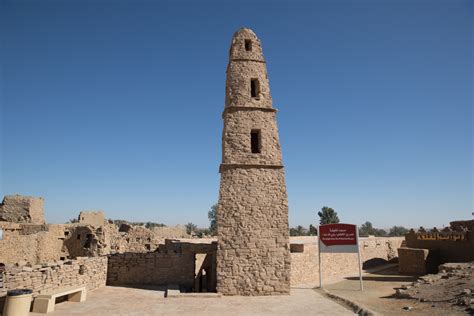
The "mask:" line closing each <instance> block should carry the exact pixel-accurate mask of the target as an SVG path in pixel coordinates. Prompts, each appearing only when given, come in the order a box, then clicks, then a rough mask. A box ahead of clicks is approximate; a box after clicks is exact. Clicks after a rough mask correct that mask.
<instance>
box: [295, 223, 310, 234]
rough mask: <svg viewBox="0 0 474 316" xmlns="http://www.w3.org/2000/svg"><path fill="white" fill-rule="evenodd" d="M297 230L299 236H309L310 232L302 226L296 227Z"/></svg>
mask: <svg viewBox="0 0 474 316" xmlns="http://www.w3.org/2000/svg"><path fill="white" fill-rule="evenodd" d="M296 230H297V232H298V236H306V235H308V230H307V229H306V228H304V227H303V226H301V225H298V226H296Z"/></svg>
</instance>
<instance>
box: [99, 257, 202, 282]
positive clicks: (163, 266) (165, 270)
mask: <svg viewBox="0 0 474 316" xmlns="http://www.w3.org/2000/svg"><path fill="white" fill-rule="evenodd" d="M194 262H195V257H194V255H193V254H192V253H174V252H170V253H158V252H151V253H124V254H114V255H110V256H109V265H108V274H107V285H133V284H153V285H167V284H178V285H184V286H188V287H191V286H193V284H194V264H195V263H194Z"/></svg>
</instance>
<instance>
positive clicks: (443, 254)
mask: <svg viewBox="0 0 474 316" xmlns="http://www.w3.org/2000/svg"><path fill="white" fill-rule="evenodd" d="M464 223H468V221H465V222H464ZM470 225H471V224H470ZM427 234H428V235H432V236H433V239H421V238H419V236H420V235H423V234H417V233H415V232H413V231H411V232H410V233H408V234H407V235H406V237H405V238H406V245H407V247H408V248H418V249H429V250H430V253H431V254H433V256H436V260H437V261H438V264H441V263H446V262H470V261H474V231H466V232H463V233H462V234H463V235H464V238H463V239H459V240H457V239H454V238H449V235H451V234H459V232H453V233H447V234H446V233H442V232H441V233H439V235H440V236H441V238H446V239H441V238H439V237H437V236H438V233H427Z"/></svg>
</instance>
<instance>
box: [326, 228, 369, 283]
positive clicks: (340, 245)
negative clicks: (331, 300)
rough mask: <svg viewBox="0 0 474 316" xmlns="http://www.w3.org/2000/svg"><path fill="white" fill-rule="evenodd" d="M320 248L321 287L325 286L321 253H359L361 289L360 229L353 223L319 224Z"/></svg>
mask: <svg viewBox="0 0 474 316" xmlns="http://www.w3.org/2000/svg"><path fill="white" fill-rule="evenodd" d="M318 249H319V287H320V288H322V287H323V272H322V262H321V253H322V252H326V253H357V257H358V263H359V281H360V290H361V291H363V290H364V285H363V284H362V265H361V260H360V250H359V230H358V229H357V225H352V224H326V225H320V226H318Z"/></svg>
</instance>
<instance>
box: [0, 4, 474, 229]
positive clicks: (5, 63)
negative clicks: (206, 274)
mask: <svg viewBox="0 0 474 316" xmlns="http://www.w3.org/2000/svg"><path fill="white" fill-rule="evenodd" d="M197 2H198V1H193V2H191V1H189V2H184V1H169V2H166V1H100V0H96V1H47V0H43V1H33V0H31V1H11V0H10V1H5V0H3V1H2V5H1V13H0V30H1V31H0V32H1V33H0V35H1V40H2V43H1V49H0V58H1V59H0V60H1V67H2V68H1V99H0V102H1V127H2V128H1V132H2V149H1V160H2V174H1V180H2V181H1V189H0V193H1V194H2V195H4V194H13V193H19V194H26V195H35V196H43V197H44V198H45V200H46V218H47V220H48V221H49V222H53V223H54V222H56V223H57V222H63V221H65V220H67V219H69V218H73V217H76V216H77V214H78V212H79V211H80V210H84V209H102V210H105V211H106V213H107V216H108V217H110V218H123V219H127V220H136V221H157V222H163V223H166V224H170V225H172V224H178V223H186V222H194V223H196V224H198V225H200V226H205V225H207V224H208V221H207V211H208V209H209V207H210V206H211V205H212V204H213V203H215V202H216V201H217V198H218V190H219V173H218V166H219V163H220V158H221V146H220V142H221V131H222V119H221V113H222V110H223V107H224V92H225V89H224V88H225V69H226V65H227V58H228V55H227V54H228V49H229V45H230V41H231V38H232V35H233V33H234V31H236V30H237V29H238V28H240V27H242V26H247V27H250V28H252V29H254V30H255V32H256V33H257V35H258V36H259V37H260V39H261V40H262V43H263V48H264V54H265V57H266V59H267V66H268V71H269V78H270V85H271V91H272V96H273V101H274V106H275V107H276V108H278V109H279V112H278V124H279V129H280V138H281V142H282V148H283V157H284V163H285V167H286V175H287V187H288V195H289V205H290V225H292V226H295V225H298V224H302V225H304V226H308V225H309V224H310V223H315V221H316V217H317V215H316V212H317V210H318V209H320V208H321V207H322V206H325V205H327V206H330V207H333V208H334V209H336V211H337V212H338V214H339V217H340V218H341V220H342V221H344V222H350V223H357V224H360V223H362V222H364V221H366V220H369V221H372V223H373V224H374V226H377V227H390V226H393V225H395V224H397V225H405V226H409V227H418V226H420V225H423V226H426V227H432V226H434V225H438V226H440V225H443V224H447V223H448V222H449V221H450V220H455V219H469V218H471V212H472V211H473V177H474V174H473V127H472V125H473V21H474V13H473V1H468V0H465V1H460V0H449V1H448V0H445V1H418V0H410V1H405V0H401V1H333V0H331V1H329V0H328V1H311V2H309V1H308V2H298V1H287V2H270V1H260V2H259V1H251V2H250V1H249V2H238V1H216V2H204V1H201V2H200V3H199V4H197Z"/></svg>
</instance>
